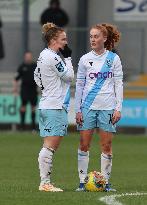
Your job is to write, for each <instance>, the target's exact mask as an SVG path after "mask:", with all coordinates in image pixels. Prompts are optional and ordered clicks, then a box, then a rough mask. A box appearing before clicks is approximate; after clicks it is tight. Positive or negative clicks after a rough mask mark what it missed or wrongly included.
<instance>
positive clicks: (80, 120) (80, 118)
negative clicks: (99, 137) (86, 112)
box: [76, 112, 83, 126]
mask: <svg viewBox="0 0 147 205" xmlns="http://www.w3.org/2000/svg"><path fill="white" fill-rule="evenodd" d="M76 123H77V124H78V125H80V126H82V124H83V114H82V113H81V112H78V113H76Z"/></svg>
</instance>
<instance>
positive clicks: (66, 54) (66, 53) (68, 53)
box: [60, 44, 72, 58]
mask: <svg viewBox="0 0 147 205" xmlns="http://www.w3.org/2000/svg"><path fill="white" fill-rule="evenodd" d="M60 52H61V54H62V55H63V57H64V58H68V57H71V54H72V50H71V49H70V48H69V47H68V45H67V44H66V45H65V46H64V49H61V48H60Z"/></svg>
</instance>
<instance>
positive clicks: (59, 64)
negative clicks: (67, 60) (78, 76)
mask: <svg viewBox="0 0 147 205" xmlns="http://www.w3.org/2000/svg"><path fill="white" fill-rule="evenodd" d="M55 66H56V68H57V70H58V71H59V72H63V71H64V66H63V65H62V63H61V62H59V63H58V64H56V65H55Z"/></svg>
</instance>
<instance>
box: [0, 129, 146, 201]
mask: <svg viewBox="0 0 147 205" xmlns="http://www.w3.org/2000/svg"><path fill="white" fill-rule="evenodd" d="M78 143H79V134H78V133H69V135H68V136H67V137H65V138H64V139H63V141H62V143H61V145H60V148H59V150H58V151H57V152H56V153H55V158H54V167H53V174H52V181H53V182H54V183H55V185H56V186H59V187H61V188H63V189H64V192H63V193H42V192H39V191H38V186H39V182H40V179H39V170H38V162H37V158H38V152H39V150H40V148H41V146H42V142H41V139H40V137H39V136H38V134H32V133H29V132H24V133H22V132H15V133H10V132H1V133H0V205H51V204H53V205H89V204H90V205H92V204H95V205H96V204H98V205H104V203H103V202H100V201H99V198H100V197H103V196H106V195H112V194H114V193H101V192H100V193H99V192H97V193H94V192H93V193H90V192H84V193H77V192H75V189H76V188H77V186H78V184H79V180H78V173H77V147H78ZM93 170H98V171H99V170H100V150H99V143H98V137H97V136H96V135H95V136H94V138H93V142H92V146H91V150H90V164H89V171H93ZM111 183H112V184H113V187H114V188H116V189H117V192H116V193H115V194H121V193H134V192H141V193H142V192H147V136H143V135H142V136H141V135H140V136H139V135H136V136H131V135H116V136H115V138H114V139H113V170H112V176H111ZM117 200H118V201H119V202H120V203H122V204H125V205H145V204H147V196H146V195H144V196H125V197H121V198H119V199H117Z"/></svg>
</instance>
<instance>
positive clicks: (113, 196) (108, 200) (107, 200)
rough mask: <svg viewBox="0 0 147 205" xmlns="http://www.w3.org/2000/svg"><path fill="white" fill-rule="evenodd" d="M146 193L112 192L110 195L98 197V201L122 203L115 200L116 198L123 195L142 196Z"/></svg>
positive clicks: (114, 203) (108, 203)
mask: <svg viewBox="0 0 147 205" xmlns="http://www.w3.org/2000/svg"><path fill="white" fill-rule="evenodd" d="M143 195H147V193H139V192H136V193H124V194H123V193H122V194H114V195H110V196H104V197H101V198H100V199H99V201H102V202H104V203H105V204H106V205H123V204H122V203H121V202H119V201H117V200H116V198H120V197H124V196H143Z"/></svg>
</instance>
